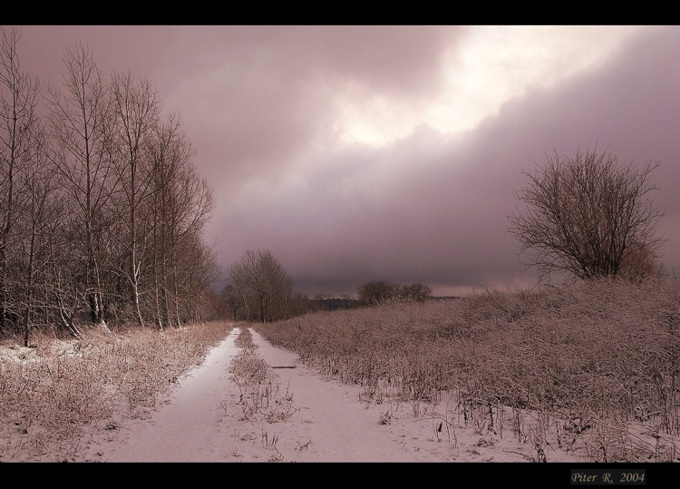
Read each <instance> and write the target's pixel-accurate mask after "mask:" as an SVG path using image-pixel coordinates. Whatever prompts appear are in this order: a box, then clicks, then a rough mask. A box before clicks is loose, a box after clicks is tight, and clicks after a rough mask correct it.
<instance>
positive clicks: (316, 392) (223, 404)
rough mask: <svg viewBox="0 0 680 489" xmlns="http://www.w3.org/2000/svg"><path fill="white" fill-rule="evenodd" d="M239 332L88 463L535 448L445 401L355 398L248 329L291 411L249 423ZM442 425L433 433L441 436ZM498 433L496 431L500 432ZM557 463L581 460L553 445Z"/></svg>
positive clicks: (93, 451) (446, 456)
mask: <svg viewBox="0 0 680 489" xmlns="http://www.w3.org/2000/svg"><path fill="white" fill-rule="evenodd" d="M239 333H240V329H239V328H235V329H233V330H232V332H231V333H230V335H229V336H228V337H227V338H226V339H225V340H224V341H223V342H222V343H220V344H219V345H218V346H217V347H215V348H214V349H213V350H212V351H211V352H210V353H209V355H208V356H207V357H206V359H205V361H204V362H203V363H202V364H201V365H200V366H198V367H196V368H195V369H194V370H193V371H192V372H191V373H190V374H189V375H187V376H185V377H184V378H182V379H181V380H180V381H179V383H178V386H177V388H176V389H175V390H174V391H173V393H172V394H171V395H169V396H168V397H167V398H166V399H165V400H164V402H162V403H161V405H160V407H159V408H158V409H157V410H156V411H154V412H153V413H152V414H151V416H150V418H147V419H136V420H129V421H125V422H124V423H123V426H122V427H121V429H120V431H119V432H118V433H117V435H116V436H112V437H110V438H107V439H100V440H95V441H93V442H92V443H91V444H90V445H89V446H88V448H87V450H86V452H87V455H86V456H85V459H86V460H88V461H101V462H530V461H534V460H536V459H537V453H536V450H535V448H534V447H533V446H532V444H531V442H524V443H522V442H520V441H519V440H517V438H516V437H515V436H513V432H512V428H511V419H510V416H511V413H507V415H508V421H507V425H506V426H505V428H504V430H500V432H499V433H493V432H483V431H482V430H480V429H479V427H477V428H475V427H474V426H466V425H465V424H464V422H463V420H462V419H460V417H459V416H456V417H454V415H452V412H453V407H455V406H453V407H452V406H451V405H449V403H448V402H446V401H442V402H441V403H440V404H439V405H437V406H430V407H429V409H427V410H423V411H419V412H418V414H417V415H416V412H415V411H416V409H415V408H414V406H413V405H411V404H409V403H404V402H401V403H399V402H396V401H392V402H387V401H386V402H383V403H382V404H377V403H375V402H372V403H367V402H362V401H361V393H362V389H361V386H348V385H342V384H340V383H339V382H336V381H333V380H328V379H323V378H321V377H320V375H319V374H317V373H316V372H314V371H312V370H310V369H308V368H307V367H305V366H304V365H302V364H301V363H300V362H299V360H298V358H297V356H296V355H294V354H293V353H291V352H288V351H284V350H281V349H279V348H275V347H273V346H272V345H271V344H269V343H268V342H267V341H265V340H264V339H263V338H262V336H261V335H260V334H259V333H257V332H256V331H254V330H252V329H251V333H252V336H253V341H254V343H255V344H256V345H257V348H256V350H255V352H256V354H257V355H258V356H259V357H260V358H262V359H263V360H264V361H265V362H266V363H267V364H268V365H269V367H270V368H271V371H272V372H274V373H275V379H276V382H277V384H278V386H279V393H280V395H281V397H283V396H285V395H289V396H290V397H291V398H292V406H293V408H294V409H293V411H292V412H291V414H290V415H289V416H287V417H286V418H285V419H282V420H277V421H276V422H270V421H267V420H266V419H264V418H262V419H252V418H250V419H248V418H247V417H245V416H244V411H243V409H242V406H241V404H240V403H239V401H240V396H241V393H242V392H241V391H240V389H239V386H238V385H237V383H236V382H235V381H234V379H233V375H232V372H230V365H231V362H232V360H233V359H234V357H235V356H236V355H237V354H238V353H239V351H240V348H239V347H237V346H236V345H235V343H234V341H235V339H236V338H237V337H238V335H239ZM438 429H439V431H438ZM497 431H499V430H497ZM546 458H547V460H548V461H549V462H550V461H556V462H583V461H584V459H583V458H581V457H580V456H577V455H575V454H573V453H567V452H565V451H564V450H561V449H557V448H555V449H550V447H549V449H548V450H547V451H546Z"/></svg>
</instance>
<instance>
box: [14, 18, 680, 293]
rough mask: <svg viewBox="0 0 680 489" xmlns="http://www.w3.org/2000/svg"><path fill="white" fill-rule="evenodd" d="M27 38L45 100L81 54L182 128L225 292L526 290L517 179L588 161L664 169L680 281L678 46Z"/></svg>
mask: <svg viewBox="0 0 680 489" xmlns="http://www.w3.org/2000/svg"><path fill="white" fill-rule="evenodd" d="M16 27H18V28H19V30H20V31H21V33H22V37H21V40H20V42H19V46H18V49H19V59H20V62H21V68H22V70H23V71H25V72H27V73H29V74H31V75H33V76H37V77H40V78H41V79H42V80H43V81H44V84H47V83H49V84H50V85H53V86H54V85H58V84H60V83H61V76H62V74H63V73H64V68H63V63H62V56H63V54H64V50H65V49H66V48H67V47H73V46H76V45H77V44H79V43H82V44H83V45H85V46H87V47H88V48H89V50H90V52H91V53H92V55H93V56H94V59H95V61H96V63H97V65H98V66H99V68H100V70H101V71H102V72H103V73H104V74H105V75H108V74H111V73H113V72H114V71H126V70H129V71H130V72H131V73H132V74H133V75H135V76H138V77H144V78H146V79H147V80H148V81H149V82H151V84H152V85H153V86H155V88H156V89H157V92H158V95H159V99H160V101H161V103H162V105H163V108H164V111H165V112H166V113H168V114H169V113H171V112H176V113H179V115H180V116H181V120H182V124H183V129H184V132H185V134H186V135H187V137H188V139H189V140H190V141H191V143H192V144H193V146H194V148H195V150H196V157H195V165H196V168H197V170H198V172H199V173H200V174H201V175H203V176H204V177H205V178H206V179H207V181H208V182H209V184H210V185H211V186H212V188H213V192H214V197H215V201H216V208H215V211H214V215H213V218H212V220H211V222H210V224H209V225H208V226H207V228H206V230H205V239H206V242H207V243H208V244H210V245H214V249H215V252H216V254H217V257H218V261H219V264H220V265H221V266H222V268H223V269H224V271H225V274H224V276H226V270H227V269H228V268H229V266H230V265H231V264H232V263H234V261H236V260H237V259H239V258H240V257H241V256H243V255H244V254H245V253H246V251H247V250H250V249H252V250H255V249H268V250H270V251H271V252H272V254H273V255H274V256H275V257H276V258H277V259H278V260H279V261H280V262H281V264H282V265H283V266H284V267H285V269H286V270H287V271H288V273H289V275H290V276H291V277H292V278H293V280H294V281H295V289H296V291H297V292H301V293H306V294H310V295H314V294H316V293H325V294H333V295H340V294H351V295H354V294H355V293H356V290H357V287H358V286H359V285H360V284H362V283H365V282H367V281H371V280H385V281H391V282H395V283H402V284H410V283H415V282H419V283H423V284H426V285H429V286H430V287H432V289H433V291H434V292H435V294H438V295H448V294H457V293H461V292H462V291H466V290H470V289H472V288H474V289H477V290H480V289H481V290H483V289H484V288H491V287H497V288H507V287H517V286H528V285H533V284H535V283H536V277H535V274H534V273H533V272H532V271H530V270H529V271H527V270H524V267H523V265H522V263H521V262H520V260H519V259H518V256H517V251H518V243H517V242H516V241H515V240H514V238H513V237H512V235H511V234H510V233H509V232H508V219H507V216H508V214H510V213H512V212H514V210H515V207H516V205H517V201H516V199H515V196H514V192H515V191H517V190H518V189H519V188H520V187H521V186H523V185H525V184H526V183H527V178H526V176H525V175H524V174H523V173H522V172H523V171H533V169H534V168H535V165H536V164H543V163H545V162H546V161H547V156H548V155H551V154H553V152H554V151H557V152H559V153H560V154H563V155H565V156H573V155H574V154H575V153H576V152H577V151H579V150H582V151H583V150H589V149H595V148H596V147H597V148H598V149H608V150H609V151H611V152H612V153H613V154H615V155H616V156H618V157H619V159H620V160H622V161H631V162H634V163H636V164H640V165H642V164H645V163H647V162H648V161H650V160H655V161H659V162H660V163H661V166H660V167H659V168H658V169H657V170H655V171H654V173H653V174H652V180H653V182H655V183H657V184H658V185H659V187H660V188H659V190H658V191H657V192H655V193H654V194H653V196H654V198H655V203H656V205H657V206H658V207H659V208H660V209H661V210H664V211H665V213H666V214H665V216H664V217H663V218H662V219H661V221H660V222H659V233H660V234H662V235H668V238H669V239H668V241H667V242H666V244H665V246H664V247H663V248H662V252H663V253H664V256H663V257H662V261H663V263H664V264H665V266H666V267H667V268H668V269H669V270H671V271H676V272H677V271H680V267H679V265H680V246H679V245H680V241H679V239H680V235H678V232H677V231H676V230H678V228H679V226H678V225H679V224H680V214H679V212H680V202H679V201H678V195H679V193H678V190H677V187H678V183H679V182H680V165H679V162H678V157H679V156H680V27H677V26H540V25H532V26H514V25H505V26H504V25H500V26H498V25H494V26H483V25H480V26H386V25H385V26H284V25H269V26H255V25H253V26H245V25H240V26H207V25H206V26H181V25H172V26H159V25H155V26H125V25H123V26H102V25H97V26H81V25H78V26H53V25H39V26H29V25H20V26H16Z"/></svg>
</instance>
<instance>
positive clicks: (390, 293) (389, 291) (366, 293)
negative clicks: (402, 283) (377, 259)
mask: <svg viewBox="0 0 680 489" xmlns="http://www.w3.org/2000/svg"><path fill="white" fill-rule="evenodd" d="M357 293H358V295H359V301H360V302H361V303H362V304H363V305H366V306H377V305H379V304H386V303H388V302H392V301H394V300H396V299H397V298H398V294H399V285H397V284H393V283H390V282H385V281H382V280H373V281H371V282H366V283H363V284H361V285H360V286H359V289H358V291H357Z"/></svg>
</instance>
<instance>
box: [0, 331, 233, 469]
mask: <svg viewBox="0 0 680 489" xmlns="http://www.w3.org/2000/svg"><path fill="white" fill-rule="evenodd" d="M230 330H231V325H230V324H228V323H224V322H210V323H201V324H194V325H191V326H190V327H184V328H169V329H166V330H164V331H163V332H159V331H157V330H156V329H154V328H146V329H140V328H138V327H134V328H131V329H129V330H118V331H116V332H115V333H103V332H102V331H101V330H100V329H99V328H94V329H91V330H85V331H83V334H82V338H81V339H80V340H75V339H68V340H63V339H59V338H56V337H54V336H47V335H42V336H41V335H35V336H34V337H33V340H34V341H35V344H34V345H32V347H30V348H27V347H21V346H18V343H17V341H16V340H15V341H11V340H5V341H3V342H2V343H1V344H0V413H1V415H0V440H2V441H1V442H0V461H26V460H31V461H70V460H78V459H79V454H80V453H81V450H82V449H83V447H84V445H85V444H86V443H87V441H88V439H89V436H90V434H94V433H100V432H101V430H109V431H112V432H113V431H115V430H117V429H118V428H119V424H120V421H121V420H122V418H136V417H140V416H145V415H146V414H147V413H148V412H149V410H150V409H152V408H153V407H154V406H155V403H156V402H157V400H158V397H159V395H160V394H163V393H166V392H168V391H169V389H170V388H171V387H172V386H173V385H174V384H175V382H177V380H178V379H179V378H180V377H181V375H182V374H183V373H185V372H187V371H188V369H190V368H191V367H192V366H194V365H196V364H198V363H200V362H201V361H202V360H203V359H204V358H205V355H206V354H207V353H208V352H209V351H210V349H211V348H212V347H214V346H216V345H217V344H218V343H219V342H220V341H221V340H223V339H224V338H225V337H226V336H227V334H228V333H229V331H230ZM17 340H18V339H17Z"/></svg>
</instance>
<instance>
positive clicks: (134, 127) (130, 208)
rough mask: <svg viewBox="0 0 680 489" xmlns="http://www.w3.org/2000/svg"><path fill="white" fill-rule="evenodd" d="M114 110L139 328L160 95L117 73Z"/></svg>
mask: <svg viewBox="0 0 680 489" xmlns="http://www.w3.org/2000/svg"><path fill="white" fill-rule="evenodd" d="M111 95H112V102H113V104H112V109H113V113H114V114H115V118H114V120H115V130H114V131H113V134H112V137H113V141H114V143H113V144H111V145H109V147H110V148H111V151H112V160H113V164H114V167H115V168H116V171H117V174H118V179H119V181H120V188H121V189H122V199H121V202H120V204H119V206H118V208H119V209H122V210H124V211H125V212H123V213H122V216H121V218H122V221H123V222H124V223H125V225H126V231H127V233H126V234H127V236H126V248H127V250H126V251H127V255H128V257H127V266H124V267H122V270H121V272H122V273H123V275H124V276H126V277H127V280H128V282H129V284H130V289H131V299H132V303H133V307H134V310H135V314H136V319H137V322H138V323H139V325H140V326H141V325H144V318H143V316H142V310H141V305H140V274H141V271H142V262H143V259H144V253H145V251H146V248H145V246H144V243H146V242H147V239H146V238H147V236H146V233H145V232H144V230H141V229H140V227H141V226H140V223H141V219H140V212H141V210H142V209H143V204H144V201H145V200H147V199H148V198H149V196H150V193H151V190H152V186H151V184H152V182H153V166H152V163H153V161H152V159H151V158H146V156H147V155H146V154H145V152H144V150H145V149H147V148H149V147H150V145H149V144H147V140H148V139H150V138H151V137H152V136H153V131H154V130H155V128H156V127H157V126H158V124H159V117H160V105H159V103H158V99H157V96H156V93H155V92H154V91H153V90H152V88H151V85H150V84H149V83H148V81H146V80H141V81H139V82H135V80H134V79H133V77H132V75H130V74H129V73H126V74H115V75H114V76H113V77H112V81H111Z"/></svg>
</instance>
